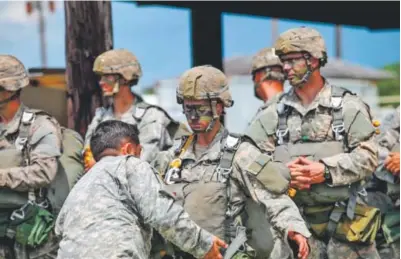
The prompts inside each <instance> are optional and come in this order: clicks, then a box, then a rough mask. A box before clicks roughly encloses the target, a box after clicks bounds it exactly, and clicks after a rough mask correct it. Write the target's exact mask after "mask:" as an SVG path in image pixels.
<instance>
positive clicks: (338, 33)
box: [336, 24, 342, 59]
mask: <svg viewBox="0 0 401 259" xmlns="http://www.w3.org/2000/svg"><path fill="white" fill-rule="evenodd" d="M341 36H342V35H341V25H339V24H337V25H336V58H338V59H340V58H341V54H342V53H341V52H342V48H341Z"/></svg>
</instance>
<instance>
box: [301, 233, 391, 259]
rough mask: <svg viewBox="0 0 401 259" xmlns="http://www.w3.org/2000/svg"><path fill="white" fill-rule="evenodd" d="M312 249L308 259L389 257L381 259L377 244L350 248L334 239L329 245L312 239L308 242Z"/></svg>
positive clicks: (375, 258) (371, 258) (373, 258)
mask: <svg viewBox="0 0 401 259" xmlns="http://www.w3.org/2000/svg"><path fill="white" fill-rule="evenodd" d="M308 243H309V247H310V254H309V257H308V259H338V258H347V259H362V258H364V259H380V258H383V259H384V258H388V257H380V256H379V254H378V252H377V250H376V248H375V244H372V245H369V246H364V245H353V246H349V245H348V244H346V243H343V242H340V241H338V240H336V239H334V238H332V239H331V240H330V241H329V243H328V244H326V243H324V242H323V241H320V240H318V239H316V238H315V237H313V236H312V237H311V238H310V239H309V240H308Z"/></svg>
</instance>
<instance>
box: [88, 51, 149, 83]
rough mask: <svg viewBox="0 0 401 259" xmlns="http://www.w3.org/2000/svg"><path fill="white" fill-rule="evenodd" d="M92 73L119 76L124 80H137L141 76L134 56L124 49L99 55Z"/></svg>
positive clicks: (139, 67) (139, 66) (140, 70)
mask: <svg viewBox="0 0 401 259" xmlns="http://www.w3.org/2000/svg"><path fill="white" fill-rule="evenodd" d="M93 71H94V72H95V73H97V74H119V75H121V76H122V77H123V78H124V79H125V80H127V81H132V80H139V78H140V77H141V76H142V69H141V65H140V64H139V61H138V59H137V58H136V56H135V55H134V54H132V53H131V52H130V51H128V50H126V49H112V50H108V51H106V52H104V53H102V54H101V55H99V56H98V57H97V58H96V60H95V62H94V64H93Z"/></svg>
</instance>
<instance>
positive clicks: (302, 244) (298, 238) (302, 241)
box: [288, 231, 309, 259]
mask: <svg viewBox="0 0 401 259" xmlns="http://www.w3.org/2000/svg"><path fill="white" fill-rule="evenodd" d="M288 239H290V240H292V241H294V242H295V243H296V244H297V246H298V258H299V259H306V258H307V257H308V255H309V245H308V239H306V237H304V236H303V235H301V234H299V233H296V232H292V231H290V232H288Z"/></svg>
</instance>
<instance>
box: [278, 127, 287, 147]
mask: <svg viewBox="0 0 401 259" xmlns="http://www.w3.org/2000/svg"><path fill="white" fill-rule="evenodd" d="M287 134H288V128H286V129H278V130H277V131H276V136H277V137H278V144H279V145H282V144H283V143H284V137H285V136H286V135H287Z"/></svg>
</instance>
